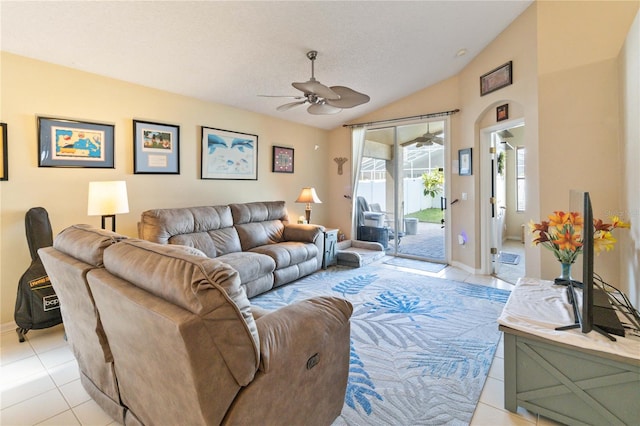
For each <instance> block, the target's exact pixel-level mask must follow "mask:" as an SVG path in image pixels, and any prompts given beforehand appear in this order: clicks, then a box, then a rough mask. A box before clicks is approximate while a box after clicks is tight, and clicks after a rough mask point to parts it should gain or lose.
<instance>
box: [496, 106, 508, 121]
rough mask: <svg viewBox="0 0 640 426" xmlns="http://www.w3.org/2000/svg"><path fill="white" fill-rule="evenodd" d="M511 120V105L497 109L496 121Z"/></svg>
mask: <svg viewBox="0 0 640 426" xmlns="http://www.w3.org/2000/svg"><path fill="white" fill-rule="evenodd" d="M508 119H509V104H504V105H500V106H499V107H497V108H496V121H502V120H508Z"/></svg>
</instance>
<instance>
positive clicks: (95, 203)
mask: <svg viewBox="0 0 640 426" xmlns="http://www.w3.org/2000/svg"><path fill="white" fill-rule="evenodd" d="M121 213H129V200H128V199H127V182H125V181H123V180H120V181H107V182H89V205H88V208H87V214H88V215H89V216H102V229H106V228H105V219H106V218H108V217H110V218H111V230H112V231H113V232H115V231H116V215H117V214H121Z"/></svg>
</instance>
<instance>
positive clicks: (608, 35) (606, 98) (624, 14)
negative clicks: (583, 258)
mask: <svg viewBox="0 0 640 426" xmlns="http://www.w3.org/2000/svg"><path fill="white" fill-rule="evenodd" d="M638 4H639V2H637V1H628V2H539V3H538V24H539V25H538V64H539V71H538V72H539V77H538V85H539V92H538V100H539V108H540V110H539V111H540V112H539V114H540V119H539V132H540V133H539V156H540V170H541V173H540V211H541V214H544V215H547V214H550V213H551V212H552V211H553V210H561V209H567V208H568V206H569V197H568V194H569V190H570V189H581V190H586V191H589V193H590V195H591V200H592V203H593V213H594V216H595V217H597V218H601V219H607V216H609V215H610V214H611V213H612V212H619V211H622V210H623V209H624V204H625V203H624V196H623V194H622V192H621V190H620V188H621V186H622V183H623V175H622V168H621V167H620V155H621V149H622V145H621V143H620V128H619V125H620V116H621V111H620V105H619V97H620V91H619V71H618V64H619V60H618V57H619V55H620V53H621V48H622V46H623V43H624V41H625V38H626V37H627V35H628V33H629V28H630V26H631V23H632V21H633V19H634V16H636V14H637V12H638ZM559 28H571V31H564V30H563V31H559V30H558V29H559ZM636 56H637V51H636ZM636 102H637V99H636ZM636 124H637V116H636ZM623 232H624V231H623ZM623 251H625V248H624V247H620V246H619V247H616V249H615V250H614V251H613V252H609V253H604V254H602V255H600V256H598V257H597V258H596V263H595V266H594V269H595V271H596V272H597V273H599V274H600V275H601V276H602V277H603V278H604V279H605V280H606V281H608V282H610V283H612V284H614V283H616V284H617V285H616V286H620V287H623V288H625V289H627V290H628V289H629V286H630V285H631V282H623V281H621V275H620V256H621V253H622V252H623ZM557 274H558V265H557V261H556V260H555V258H554V257H553V256H552V255H551V253H550V252H548V251H546V250H545V251H544V252H543V253H542V277H543V278H553V277H554V276H557ZM614 285H615V284H614ZM634 285H636V284H635V283H634Z"/></svg>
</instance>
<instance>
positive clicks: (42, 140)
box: [38, 117, 115, 169]
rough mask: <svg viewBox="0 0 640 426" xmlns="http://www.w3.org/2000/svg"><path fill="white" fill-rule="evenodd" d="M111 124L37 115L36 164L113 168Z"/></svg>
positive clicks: (42, 165) (112, 128) (40, 165)
mask: <svg viewBox="0 0 640 426" xmlns="http://www.w3.org/2000/svg"><path fill="white" fill-rule="evenodd" d="M114 127H115V126H114V125H113V124H103V123H92V122H88V121H77V120H69V119H59V118H49V117H38V167H93V168H103V169H113V168H114V161H113V142H114V141H113V135H114Z"/></svg>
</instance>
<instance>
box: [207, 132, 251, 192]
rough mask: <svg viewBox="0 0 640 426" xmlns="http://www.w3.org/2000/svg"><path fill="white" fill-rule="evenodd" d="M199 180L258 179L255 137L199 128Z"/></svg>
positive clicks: (247, 134)
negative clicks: (200, 142) (200, 159)
mask: <svg viewBox="0 0 640 426" xmlns="http://www.w3.org/2000/svg"><path fill="white" fill-rule="evenodd" d="M201 154H202V168H201V178H202V179H228V180H258V136H257V135H251V134H249V133H240V132H233V131H230V130H222V129H214V128H210V127H202V145H201Z"/></svg>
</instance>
